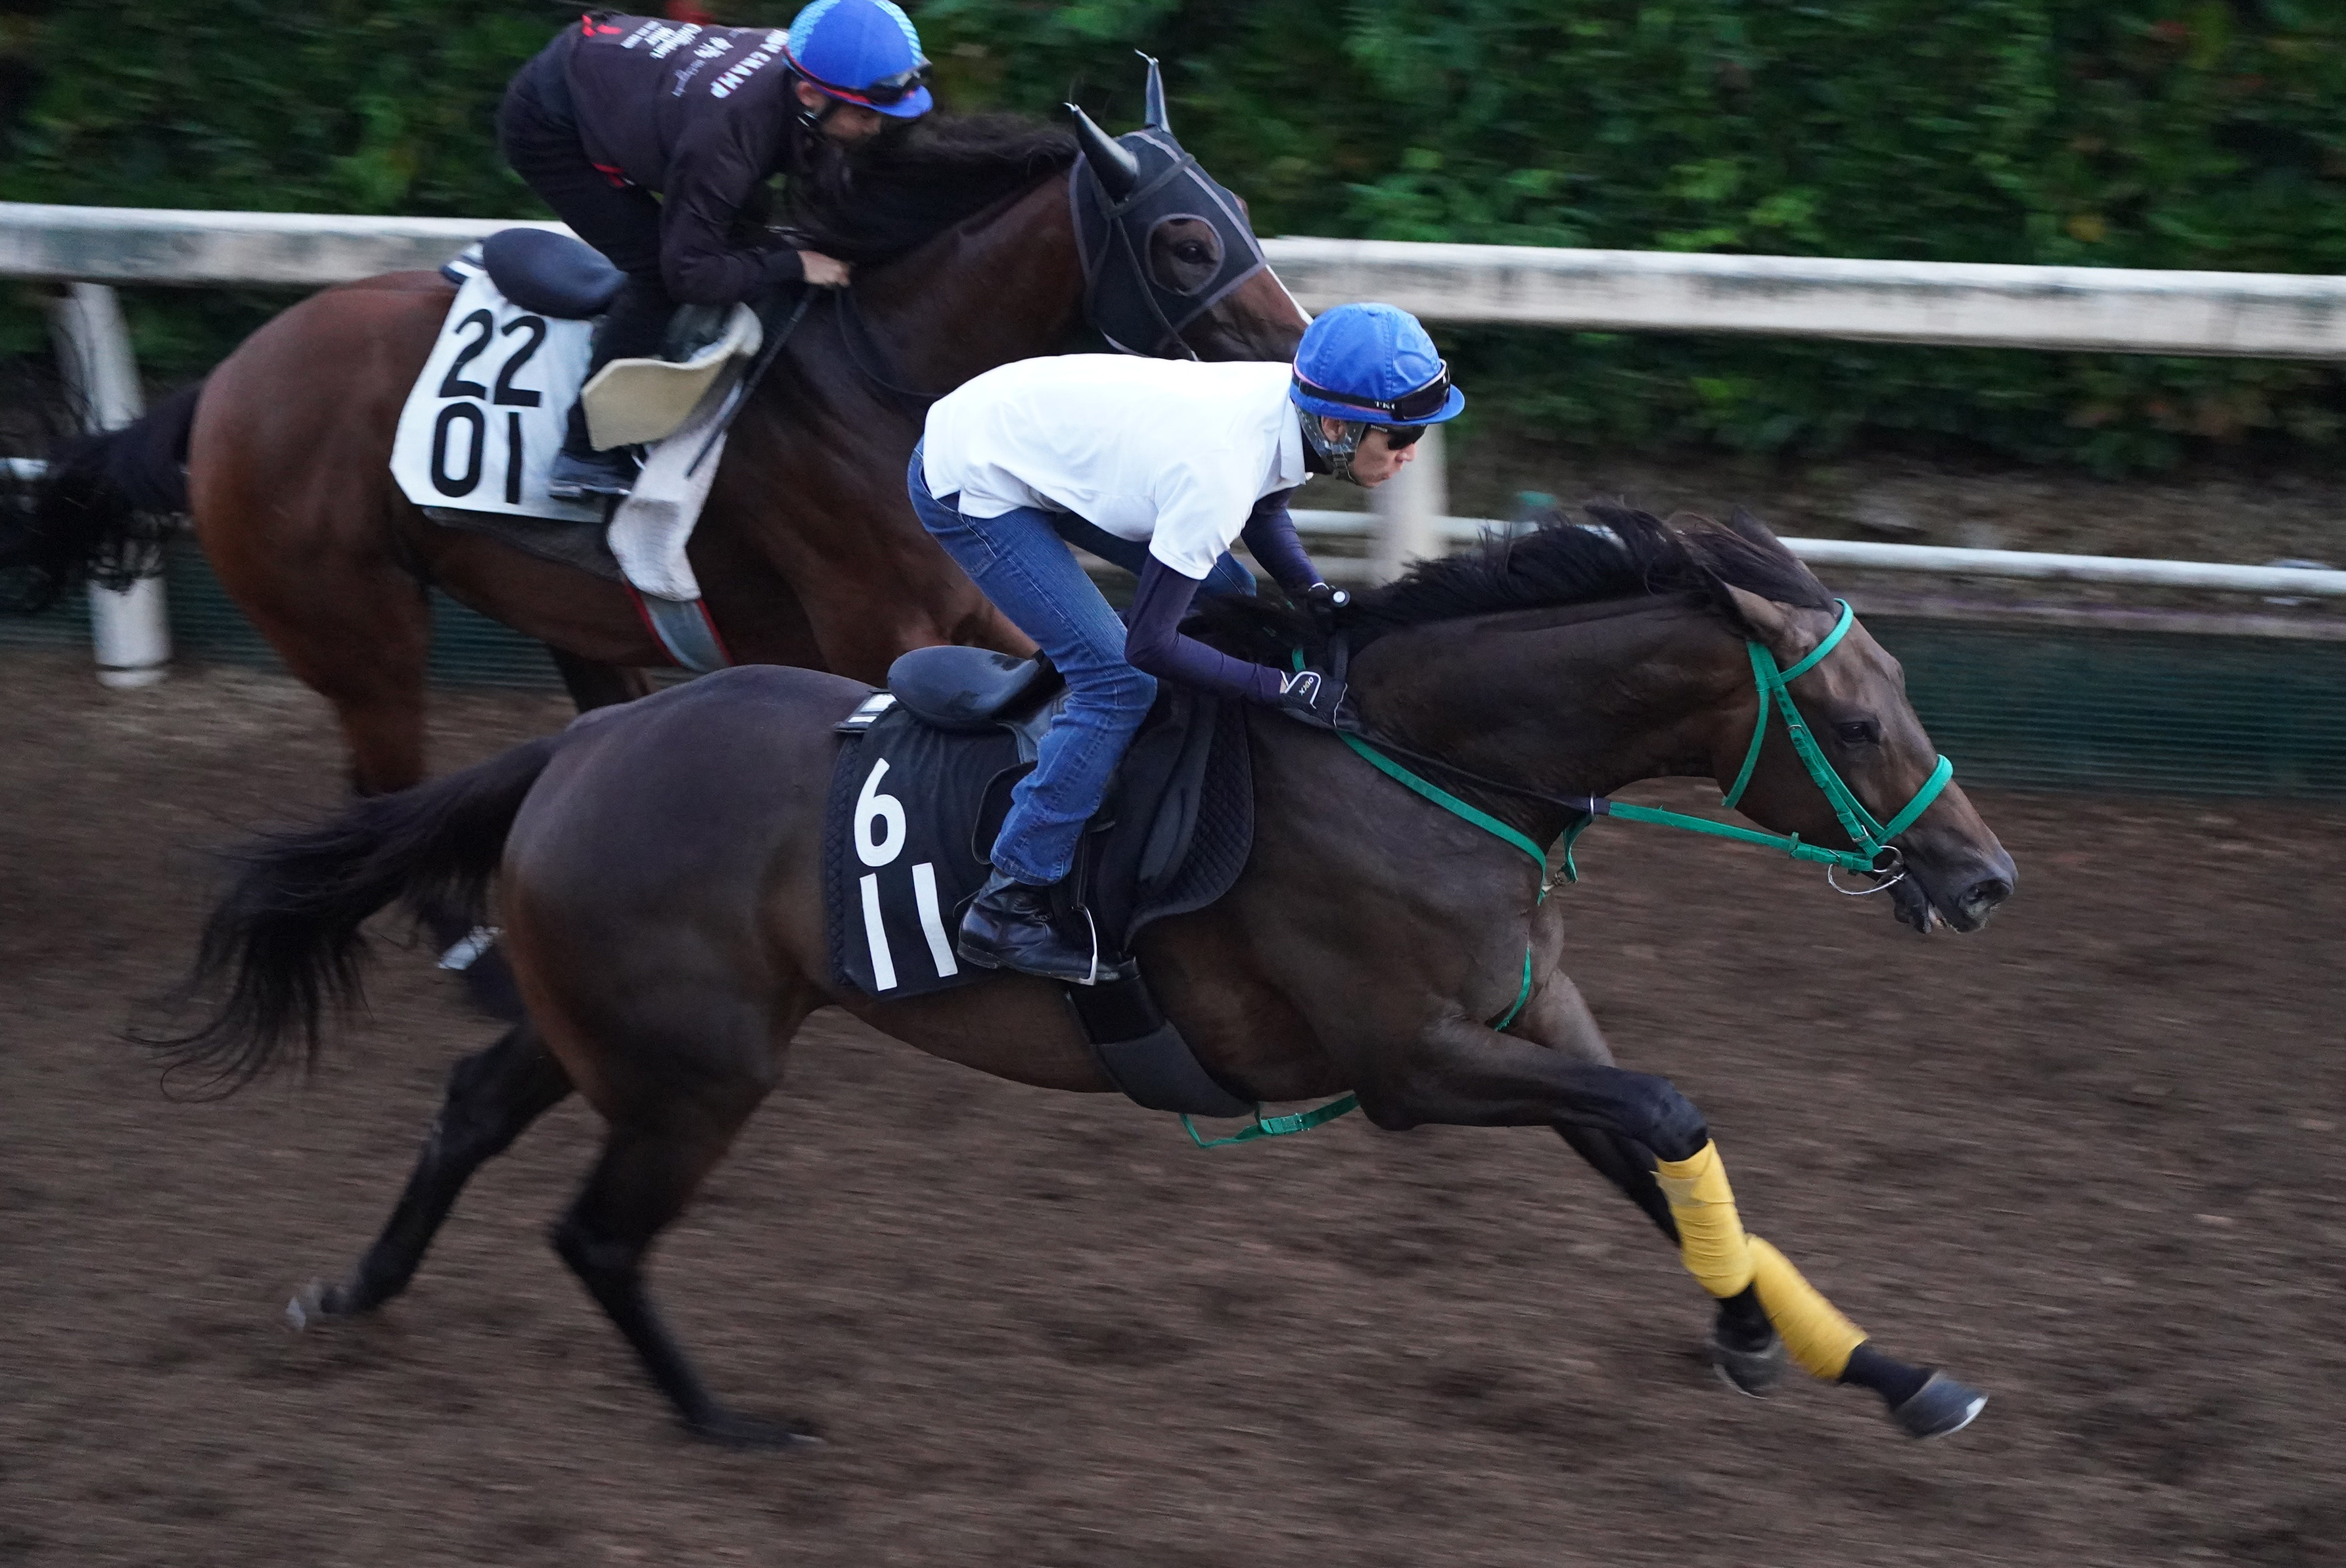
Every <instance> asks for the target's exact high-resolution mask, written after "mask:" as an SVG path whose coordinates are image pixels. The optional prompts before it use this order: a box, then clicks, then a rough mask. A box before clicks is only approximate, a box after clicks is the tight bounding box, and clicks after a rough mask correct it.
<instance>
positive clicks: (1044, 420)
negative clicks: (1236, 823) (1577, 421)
mask: <svg viewBox="0 0 2346 1568" xmlns="http://www.w3.org/2000/svg"><path fill="white" fill-rule="evenodd" d="M1464 405H1465V399H1464V396H1463V395H1462V394H1461V393H1459V392H1457V391H1456V390H1455V389H1454V388H1453V387H1452V386H1451V385H1450V377H1449V370H1448V367H1447V366H1445V365H1444V364H1443V361H1442V357H1441V355H1440V354H1439V353H1437V352H1436V351H1435V350H1434V347H1433V341H1432V340H1431V339H1429V338H1428V337H1427V336H1426V334H1425V329H1424V328H1423V327H1422V326H1420V325H1419V324H1418V322H1417V320H1416V318H1414V317H1413V316H1411V315H1409V314H1408V313H1407V312H1406V311H1399V310H1396V309H1394V308H1393V307H1392V306H1390V305H1344V306H1340V307H1338V308H1337V309H1336V310H1333V311H1329V312H1328V313H1327V314H1326V315H1324V316H1321V318H1320V319H1319V320H1317V321H1314V322H1312V323H1311V329H1310V330H1309V331H1306V332H1305V333H1304V335H1303V341H1302V342H1301V344H1300V345H1299V346H1298V347H1297V350H1296V354H1295V363H1294V364H1293V365H1292V366H1289V365H1284V364H1248V363H1240V364H1200V363H1196V362H1191V361H1178V360H1148V359H1137V358H1127V357H1121V356H1117V355H1107V354H1078V355H1068V356H1065V357H1062V358H1056V359H1039V360H1026V361H1020V362H1018V363H1015V364H1010V365H1005V366H1003V367H1002V368H1001V369H999V370H994V371H989V372H986V373H985V374H984V375H982V376H979V377H978V378H976V379H975V380H974V381H972V382H968V383H966V384H965V385H964V386H962V387H961V388H959V389H958V390H957V391H955V392H951V393H949V394H947V395H946V396H945V397H943V398H942V399H940V400H939V401H938V402H937V403H936V405H935V406H934V407H933V408H932V409H931V410H930V411H929V419H928V428H927V432H926V434H925V436H924V438H923V442H922V444H921V446H920V448H919V449H917V450H916V451H915V452H914V453H913V463H912V467H911V469H910V471H909V472H908V473H907V474H906V484H907V487H908V488H909V490H910V492H911V494H912V499H913V507H914V509H915V510H917V511H918V512H919V514H920V516H921V521H922V522H923V524H925V525H926V526H927V528H928V530H929V532H930V533H931V534H933V535H935V536H936V538H937V540H938V542H939V543H940V544H942V545H943V546H944V547H945V549H946V550H947V552H949V553H950V554H951V555H953V557H954V560H956V561H958V562H959V563H960V564H961V565H962V568H963V569H964V571H966V572H967V573H968V574H969V575H970V576H971V578H972V579H973V580H974V581H975V582H976V584H977V585H978V586H979V587H980V588H982V589H984V591H985V594H986V596H987V597H988V598H990V599H992V600H993V601H994V604H995V605H996V606H999V607H1000V608H1001V609H1002V611H1003V612H1004V613H1005V615H1007V616H1009V617H1010V618H1011V619H1012V620H1013V621H1015V623H1016V624H1017V625H1018V626H1019V628H1020V629H1021V630H1023V631H1025V633H1026V635H1027V636H1031V637H1033V638H1034V639H1035V642H1036V643H1038V644H1039V645H1041V647H1042V648H1043V651H1044V652H1045V654H1047V655H1049V656H1050V658H1051V662H1052V663H1053V664H1054V665H1055V666H1056V667H1057V668H1058V670H1059V673H1060V674H1061V675H1062V676H1064V677H1066V682H1067V687H1068V698H1067V704H1066V710H1065V712H1064V713H1063V714H1062V715H1061V716H1060V718H1058V719H1057V720H1056V722H1055V723H1053V725H1052V726H1051V728H1050V731H1049V733H1048V734H1046V735H1045V737H1044V739H1043V743H1042V748H1041V754H1040V756H1039V758H1038V759H1037V760H1036V763H1035V770H1034V771H1033V772H1032V773H1030V774H1028V775H1027V776H1026V778H1025V779H1023V780H1021V781H1020V783H1019V785H1018V787H1017V789H1016V790H1015V793H1014V795H1013V797H1012V804H1011V809H1010V814H1009V816H1008V817H1007V819H1005V821H1004V822H1003V825H1002V830H1001V833H1000V834H999V836H998V837H997V838H996V839H995V840H994V850H993V864H994V876H993V877H992V879H991V880H990V881H987V883H986V885H985V887H984V890H983V891H981V892H980V893H979V894H978V897H977V898H976V900H975V901H974V902H973V903H972V904H971V906H970V910H969V912H968V914H967V916H966V917H965V918H964V920H963V921H962V927H961V939H960V944H959V946H960V952H961V955H962V956H963V957H964V958H965V959H967V960H968V961H969V962H972V963H975V964H978V965H981V966H984V967H988V968H1006V969H1015V970H1020V971H1023V972H1027V973H1030V974H1041V975H1045V976H1048V977H1050V978H1053V979H1057V980H1063V981H1071V982H1076V983H1084V982H1086V981H1088V979H1089V978H1090V976H1091V974H1092V972H1093V968H1092V960H1093V954H1092V951H1091V945H1090V942H1089V941H1088V940H1086V941H1083V942H1076V941H1072V940H1070V939H1069V938H1067V937H1066V935H1064V934H1063V933H1061V932H1058V931H1057V930H1056V928H1055V927H1054V925H1053V923H1052V921H1051V916H1050V904H1049V899H1048V896H1047V890H1048V889H1049V887H1050V885H1051V884H1053V883H1055V882H1057V881H1060V880H1061V879H1062V878H1064V877H1066V875H1067V872H1068V870H1069V868H1070V865H1071V863H1072V861H1073V860H1074V857H1075V850H1076V843H1077V840H1079V839H1080V837H1081V835H1082V832H1083V829H1084V824H1085V823H1086V822H1087V821H1088V820H1090V819H1091V817H1092V815H1093V813H1095V812H1096V811H1097V810H1098V809H1099V806H1100V801H1101V799H1102V798H1103V797H1104V796H1105V795H1106V793H1107V786H1108V784H1109V782H1110V780H1111V779H1113V777H1114V775H1115V772H1116V768H1117V762H1118V761H1119V760H1120V759H1122V757H1123V755H1124V748H1125V746H1126V744H1127V742H1128V741H1129V740H1130V739H1131V738H1132V734H1133V732H1134V731H1135V730H1136V729H1137V728H1139V727H1140V722H1141V720H1142V719H1143V718H1146V717H1147V716H1148V708H1149V705H1150V704H1151V702H1152V701H1154V699H1155V697H1156V693H1157V680H1156V677H1159V676H1161V677H1166V678H1168V679H1172V680H1178V681H1182V682H1185V683H1187V684H1188V685H1191V686H1196V687H1203V688H1205V689H1208V690H1211V691H1215V692H1218V693H1219V694H1222V695H1224V696H1229V697H1239V698H1243V699H1246V700H1250V701H1253V702H1259V703H1261V704H1264V705H1265V706H1268V707H1273V708H1280V709H1282V710H1284V711H1286V712H1288V713H1290V714H1291V715H1293V716H1294V717H1296V718H1301V719H1304V720H1306V721H1307V722H1310V723H1313V724H1317V725H1321V726H1323V727H1332V726H1333V725H1334V723H1335V720H1336V714H1337V711H1338V707H1339V705H1340V704H1341V700H1342V697H1343V693H1342V690H1341V687H1340V686H1339V684H1338V683H1337V682H1335V681H1333V680H1331V679H1330V678H1329V677H1327V676H1325V675H1324V674H1323V673H1322V672H1320V671H1317V670H1305V671H1301V672H1285V671H1280V670H1276V669H1272V668H1270V667H1267V666H1262V665H1256V664H1251V663H1249V662H1248V661H1246V660H1243V659H1239V658H1233V657H1230V656H1229V655H1227V654H1223V653H1220V652H1218V651H1217V650H1215V649H1213V648H1210V647H1206V646H1205V645H1204V644H1202V643H1199V642H1198V641H1196V640H1194V639H1192V638H1189V637H1186V636H1182V635H1181V634H1180V632H1179V630H1178V626H1179V625H1180V622H1181V618H1182V616H1184V615H1186V614H1187V613H1188V609H1189V606H1190V604H1191V602H1192V600H1193V599H1194V598H1195V597H1196V596H1197V595H1198V593H1199V589H1200V588H1201V587H1205V586H1207V585H1208V580H1209V577H1215V578H1218V579H1219V578H1221V577H1223V576H1225V575H1240V576H1242V574H1238V573H1237V572H1236V570H1235V566H1234V564H1230V563H1228V562H1226V561H1225V560H1224V557H1225V553H1226V552H1227V551H1228V550H1229V547H1230V545H1232V544H1233V543H1235V542H1237V541H1238V540H1239V539H1240V538H1241V537H1243V538H1244V540H1245V542H1246V545H1247V546H1248V548H1249V549H1250V550H1251V551H1252V552H1253V554H1254V556H1255V559H1256V560H1258V561H1259V562H1260V563H1261V564H1262V565H1263V567H1264V569H1265V570H1267V571H1269V572H1270V574H1271V575H1273V576H1275V577H1276V578H1277V579H1278V580H1279V584H1280V587H1281V588H1283V589H1284V590H1285V591H1286V592H1287V594H1288V596H1290V598H1293V599H1295V600H1297V601H1299V602H1306V603H1309V602H1313V601H1317V602H1319V603H1321V604H1326V603H1330V602H1333V601H1337V600H1340V599H1341V596H1339V595H1337V594H1336V593H1335V591H1334V590H1332V589H1331V588H1330V587H1329V586H1328V585H1327V584H1326V583H1325V582H1324V581H1322V580H1321V577H1320V575H1319V573H1318V572H1317V571H1315V570H1314V569H1313V568H1312V565H1311V558H1310V557H1309V556H1308V555H1305V554H1304V551H1303V548H1302V545H1301V544H1300V543H1299V542H1298V541H1297V539H1296V537H1295V526H1294V524H1293V523H1292V521H1291V520H1290V518H1289V517H1288V514H1287V498H1288V496H1289V495H1290V494H1292V493H1293V492H1294V490H1295V488H1296V486H1298V485H1299V484H1302V482H1303V480H1304V478H1305V476H1306V475H1307V473H1315V472H1316V473H1331V474H1334V475H1335V476H1337V477H1339V478H1342V479H1347V480H1350V481H1352V483H1354V484H1362V485H1374V484H1382V483H1383V482H1384V481H1386V480H1388V479H1390V478H1392V476H1393V475H1394V474H1395V473H1399V472H1401V470H1402V468H1403V466H1404V465H1405V464H1406V463H1409V461H1410V460H1411V458H1412V456H1413V443H1414V442H1415V441H1416V440H1417V438H1418V437H1419V436H1420V435H1422V434H1423V433H1424V430H1425V427H1426V426H1428V425H1431V424H1436V423H1441V422H1442V421H1443V420H1448V419H1453V418H1455V417H1456V416H1457V414H1458V412H1459V410H1460V409H1462V408H1463V407H1464ZM1077 519H1080V520H1081V521H1080V523H1077V522H1076V520H1077ZM1084 524H1088V525H1089V526H1088V527H1086V526H1084ZM1069 534H1074V535H1078V536H1080V537H1084V538H1086V540H1087V541H1091V540H1099V541H1100V542H1101V543H1102V544H1103V545H1107V547H1108V548H1107V550H1105V551H1104V552H1103V553H1112V554H1116V555H1124V556H1125V558H1126V559H1127V561H1135V560H1136V559H1137V565H1139V570H1140V586H1139V590H1138V593H1137V595H1136V596H1135V597H1134V600H1133V604H1132V609H1131V611H1130V614H1129V624H1128V625H1127V623H1126V622H1124V621H1119V620H1118V619H1117V615H1116V612H1115V611H1114V610H1112V609H1110V608H1109V607H1108V604H1107V600H1106V599H1104V598H1103V597H1101V596H1100V592H1099V590H1098V588H1096V586H1094V585H1093V584H1092V582H1091V580H1090V579H1089V578H1088V577H1086V575H1084V572H1083V568H1082V567H1081V566H1079V565H1076V560H1075V557H1074V556H1073V555H1072V554H1071V553H1070V552H1069V549H1068V546H1067V545H1066V539H1065V535H1069ZM1101 535H1106V538H1105V539H1104V540H1102V539H1101ZM1119 544H1120V545H1126V546H1128V547H1129V548H1128V549H1126V550H1119V549H1117V545H1119ZM1144 545H1145V547H1146V551H1147V554H1146V556H1145V558H1138V549H1139V547H1140V546H1144ZM1217 563H1222V565H1220V566H1219V568H1218V565H1217Z"/></svg>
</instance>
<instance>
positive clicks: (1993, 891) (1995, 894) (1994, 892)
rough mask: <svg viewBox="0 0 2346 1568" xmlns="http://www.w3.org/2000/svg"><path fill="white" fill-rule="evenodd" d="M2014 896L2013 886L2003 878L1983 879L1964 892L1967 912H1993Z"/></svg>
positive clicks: (1964, 903) (1964, 904)
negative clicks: (1997, 906)
mask: <svg viewBox="0 0 2346 1568" xmlns="http://www.w3.org/2000/svg"><path fill="white" fill-rule="evenodd" d="M2011 896H2012V884H2011V883H2010V882H2008V881H2005V880H2004V878H2002V877H1982V878H1981V879H1980V880H1979V881H1975V882H1974V883H1973V884H1972V885H1971V886H1970V887H1967V888H1965V889H1964V897H1963V906H1964V908H1965V909H1966V910H1992V909H1994V907H1995V906H1996V905H1998V904H2000V903H2002V902H2003V901H2004V900H2006V899H2008V898H2010V897H2011Z"/></svg>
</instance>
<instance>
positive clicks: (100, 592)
mask: <svg viewBox="0 0 2346 1568" xmlns="http://www.w3.org/2000/svg"><path fill="white" fill-rule="evenodd" d="M49 328H50V336H51V339H52V341H54V342H55V344H56V352H57V363H58V366H59V368H60V369H62V370H63V371H64V372H65V379H66V386H68V387H69V388H71V389H72V390H73V392H74V394H75V395H76V398H77V399H78V400H79V402H80V403H81V406H82V409H83V418H84V421H85V425H86V428H87V429H89V430H91V431H107V430H119V429H121V428H122V427H123V426H124V425H126V424H129V423H132V422H133V421H135V420H136V419H138V416H139V414H140V413H141V412H144V410H145V401H144V400H143V399H142V398H141V397H140V396H139V392H138V361H137V360H136V359H135V358H133V357H132V355H131V352H130V333H129V331H128V328H126V327H125V326H124V325H123V321H122V304H121V301H120V300H117V299H116V298H115V295H114V290H112V289H109V288H107V286H106V285H105V284H103V283H68V284H66V291H65V293H64V294H62V295H61V296H59V297H58V299H57V300H56V302H55V303H54V305H53V306H52V308H51V314H50V319H49ZM162 570H163V563H162V560H161V558H160V557H159V556H158V558H157V559H156V560H155V562H154V563H153V565H152V569H151V570H150V571H148V573H147V574H146V575H142V576H141V577H139V579H138V581H137V582H135V583H133V584H131V585H129V586H128V587H127V588H122V589H113V588H101V587H98V586H97V585H91V587H90V590H89V629H90V641H91V642H92V643H93V644H95V645H96V650H97V678H98V680H99V682H100V683H101V684H103V685H106V686H109V687H116V688H117V689H127V688H128V687H140V686H152V685H154V684H155V683H156V682H157V681H158V680H161V679H162V678H163V677H164V676H165V675H166V674H167V673H168V666H169V665H170V662H171V623H170V620H169V619H168V616H166V615H165V614H164V607H163V576H162Z"/></svg>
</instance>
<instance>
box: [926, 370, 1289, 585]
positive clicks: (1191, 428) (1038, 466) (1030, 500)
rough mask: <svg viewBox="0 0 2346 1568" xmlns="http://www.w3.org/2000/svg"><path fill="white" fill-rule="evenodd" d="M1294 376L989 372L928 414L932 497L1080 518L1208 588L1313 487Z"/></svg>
mask: <svg viewBox="0 0 2346 1568" xmlns="http://www.w3.org/2000/svg"><path fill="white" fill-rule="evenodd" d="M1290 374H1291V372H1290V367H1289V366H1287V365H1284V364H1271V363H1255V362H1240V363H1233V364H1199V363H1197V362H1194V361H1186V360H1144V359H1137V358H1134V357H1132V356H1129V355H1125V354H1062V355H1056V356H1054V357H1050V358H1045V359H1036V360H1021V361H1018V362H1016V363H1015V364H1008V365H1004V366H1002V367H1001V368H1000V369H998V370H992V371H988V372H985V373H984V375H982V376H979V377H977V378H976V379H975V380H974V381H970V382H964V384H963V385H962V386H960V387H959V388H957V389H955V390H954V391H953V392H948V393H946V394H945V395H944V396H943V398H940V399H939V400H937V402H936V404H935V405H934V406H933V407H932V408H931V409H930V410H929V420H928V429H927V432H926V434H925V436H924V437H923V440H924V443H925V444H924V447H923V453H924V457H923V470H922V471H923V475H924V476H925V477H926V479H927V481H928V486H929V494H932V495H934V496H936V497H938V498H939V499H940V500H943V499H945V498H947V497H950V496H954V495H956V494H958V495H959V497H960V501H959V503H958V504H959V506H960V508H961V510H962V512H963V513H964V514H966V515H968V516H971V517H998V516H1000V515H1001V514H1004V513H1005V512H1008V511H1010V510H1011V509H1012V508H1014V507H1018V506H1039V507H1042V508H1045V510H1049V511H1054V512H1072V513H1074V514H1076V516H1078V517H1081V518H1083V519H1085V520H1086V522H1088V523H1091V524H1094V525H1095V526H1096V527H1098V528H1101V529H1103V530H1105V531H1106V532H1107V533H1109V534H1113V535H1116V536H1117V538H1119V539H1133V540H1147V541H1148V553H1149V554H1150V555H1154V556H1155V557H1156V558H1157V559H1158V560H1159V561H1162V562H1164V563H1165V565H1168V567H1170V568H1172V569H1173V570H1174V571H1176V572H1178V573H1180V574H1181V575H1183V576H1185V577H1197V578H1202V577H1204V576H1205V575H1206V574H1207V573H1209V572H1210V571H1212V570H1213V567H1214V562H1215V560H1216V559H1217V558H1218V557H1219V556H1220V555H1221V554H1222V552H1223V551H1225V550H1227V549H1229V547H1230V543H1231V541H1233V540H1234V539H1236V538H1237V537H1238V536H1239V530H1240V529H1242V528H1243V527H1245V526H1246V522H1247V518H1248V516H1249V514H1251V513H1252V512H1253V510H1254V504H1255V503H1256V502H1257V501H1259V500H1260V499H1261V498H1262V497H1263V496H1266V495H1269V494H1272V493H1273V492H1274V491H1280V490H1290V489H1292V488H1294V487H1295V486H1296V485H1298V484H1302V483H1303V478H1304V473H1305V470H1304V466H1303V435H1302V432H1301V430H1300V429H1299V428H1298V426H1297V423H1296V414H1295V409H1294V406H1293V404H1291V403H1290V402H1289V401H1288V396H1287V389H1288V384H1289V380H1290Z"/></svg>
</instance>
